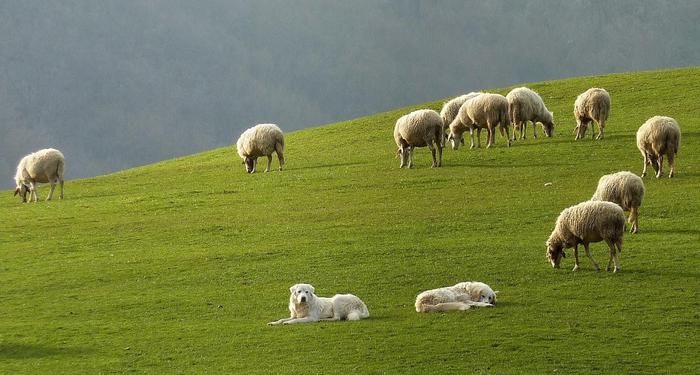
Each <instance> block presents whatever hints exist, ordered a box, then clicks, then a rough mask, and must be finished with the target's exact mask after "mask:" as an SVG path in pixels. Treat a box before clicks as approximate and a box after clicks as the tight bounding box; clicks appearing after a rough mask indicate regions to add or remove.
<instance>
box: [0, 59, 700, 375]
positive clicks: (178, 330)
mask: <svg viewBox="0 0 700 375" xmlns="http://www.w3.org/2000/svg"><path fill="white" fill-rule="evenodd" d="M518 86H520V85H518ZM527 86H529V87H531V88H533V89H535V90H536V91H538V92H539V93H540V94H541V96H542V97H543V98H544V100H545V102H546V103H547V105H548V107H549V109H550V110H553V111H554V114H555V115H554V116H555V122H556V125H557V127H556V129H555V137H553V138H543V137H541V138H539V139H532V136H531V134H530V135H529V137H528V139H527V140H525V141H517V142H515V144H514V145H513V146H512V147H511V148H509V149H508V148H506V147H505V142H504V139H503V138H502V137H500V135H497V137H496V147H495V148H492V149H485V148H482V149H477V150H469V149H468V148H467V149H460V150H459V151H453V150H451V149H450V150H446V151H445V153H444V163H443V167H442V168H436V169H431V168H429V165H430V156H429V152H428V150H427V149H418V150H417V151H416V164H417V165H416V167H415V168H414V169H412V170H406V169H403V170H400V169H399V168H398V164H399V160H398V159H396V158H395V145H394V143H393V138H392V134H393V126H394V122H395V121H396V119H397V118H398V117H399V116H400V115H402V114H404V113H407V112H408V111H409V110H413V109H416V108H422V107H429V108H434V109H439V107H440V106H441V104H442V102H443V100H439V101H435V102H432V103H426V104H422V105H417V106H414V107H410V108H401V109H397V110H394V111H391V112H387V113H381V114H377V115H373V116H368V117H364V118H359V119H355V120H352V121H347V122H342V123H338V124H331V125H327V126H322V127H318V128H311V129H307V130H302V131H297V132H293V133H289V134H288V135H287V153H286V158H287V163H288V164H287V167H288V168H287V169H286V170H285V171H283V172H278V171H276V170H275V171H273V172H270V173H266V174H264V173H256V174H254V175H247V174H246V173H245V172H244V168H243V166H242V165H241V164H240V159H239V158H238V156H237V154H236V152H235V150H234V148H233V147H226V148H221V149H215V150H211V151H207V152H204V153H201V154H197V155H192V156H187V157H183V158H179V159H175V160H168V161H164V162H161V163H157V164H153V165H148V166H144V167H140V168H135V169H130V170H126V171H122V172H119V173H115V174H111V175H107V176H101V177H98V178H91V179H82V180H70V181H68V182H67V183H66V199H65V200H63V201H58V200H56V201H52V202H43V201H42V202H39V203H37V204H24V205H23V204H21V203H20V202H19V200H18V199H17V198H16V197H12V192H11V191H5V192H4V193H3V194H2V195H0V228H1V229H0V257H1V258H0V373H3V374H19V373H28V374H29V373H31V374H36V373H46V374H58V373H92V374H96V373H157V374H161V373H187V374H191V373H246V374H249V373H301V374H311V373H319V374H321V373H322V374H334V373H358V374H369V373H401V374H406V373H415V374H423V373H441V374H443V373H484V374H486V373H489V374H490V373H493V374H511V373H512V374H522V373H536V374H543V373H558V374H571V373H583V374H598V373H615V374H619V373H629V374H642V373H649V374H660V373H683V374H686V373H688V374H689V373H698V372H699V371H700V359H699V358H700V357H699V356H698V354H700V350H699V349H700V348H699V346H698V337H699V329H698V328H699V327H700V319H699V314H700V304H699V302H700V301H699V299H698V290H699V287H700V224H699V223H700V212H699V210H698V208H699V205H698V202H700V189H699V187H700V130H698V124H700V100H699V99H698V98H700V68H687V69H676V70H665V71H653V72H641V73H627V74H614V75H607V76H599V77H582V78H574V79H566V80H560V81H551V82H541V83H532V84H527ZM594 86H598V87H605V88H606V89H607V90H608V91H609V92H610V94H611V97H612V103H613V106H612V114H611V117H610V120H609V124H608V127H607V128H606V138H605V139H604V140H602V141H593V140H591V139H590V137H587V138H586V139H585V140H581V141H577V142H574V140H573V139H574V135H573V134H572V129H573V127H574V125H575V122H574V119H573V115H572V108H573V102H574V99H575V98H576V96H577V95H578V94H579V93H581V92H583V91H585V90H586V89H587V88H589V87H594ZM509 89H510V88H501V89H495V90H490V91H493V92H499V93H502V94H505V93H507V92H508V91H509ZM455 94H458V93H455ZM653 115H668V116H672V117H674V118H676V119H677V120H678V121H679V123H680V124H681V128H682V131H683V138H682V144H681V150H680V153H679V155H678V159H677V166H676V177H674V178H673V179H668V178H667V177H664V178H662V179H659V180H656V179H654V178H653V176H651V177H650V176H647V177H646V178H645V183H646V189H647V192H646V196H645V200H644V203H643V205H642V207H641V210H640V219H639V227H640V231H639V234H637V235H629V234H628V235H626V236H625V243H624V247H623V252H622V256H621V265H622V270H621V272H620V273H618V274H612V273H606V272H600V273H596V272H594V271H593V269H592V266H591V264H590V262H588V260H587V259H585V257H583V258H582V259H581V265H582V269H581V270H580V271H579V272H576V273H574V272H571V267H573V260H572V257H569V258H566V259H565V260H564V261H563V268H561V269H557V270H554V269H552V267H551V266H550V265H549V264H548V263H547V262H546V260H545V250H544V241H545V240H546V239H547V237H548V236H549V234H550V232H551V230H552V228H553V226H554V221H555V219H556V217H557V216H558V214H559V212H560V211H561V210H562V209H563V208H565V207H568V206H570V205H573V204H576V203H578V202H580V201H583V200H586V199H588V198H590V196H591V195H592V194H593V191H594V190H595V186H596V184H597V181H598V178H599V177H600V176H601V175H603V174H606V173H610V172H615V171H619V170H630V171H633V172H635V173H641V168H642V158H641V155H640V154H639V151H638V150H637V148H636V144H635V138H634V137H635V133H636V130H637V128H638V127H639V126H640V125H641V124H642V123H643V122H644V121H645V120H646V119H647V118H649V117H651V116H653ZM279 122H280V125H281V126H282V127H283V128H284V122H283V121H282V120H280V121H279ZM530 129H531V128H530ZM540 134H541V131H540ZM237 136H238V134H232V135H231V138H232V139H234V138H235V137H237ZM484 138H485V137H484ZM482 141H484V139H483V138H482ZM482 143H483V144H484V145H485V143H486V142H485V141H484V142H482ZM66 156H67V160H68V163H69V165H68V170H69V175H70V170H71V169H78V168H80V166H78V165H71V164H70V155H66ZM265 163H266V160H265V159H264V158H263V159H262V160H261V164H263V165H264V164H265ZM276 165H277V164H276V161H275V162H274V163H273V167H276ZM6 177H7V178H11V176H6ZM547 182H551V183H552V185H551V186H548V187H545V186H544V184H545V183H547ZM47 191H48V189H47V186H42V187H41V188H40V190H39V194H40V196H42V197H45V195H46V193H47ZM591 249H592V253H593V256H594V257H595V258H596V260H597V261H598V262H599V263H601V264H606V263H607V246H606V245H605V244H604V243H598V244H594V245H592V247H591ZM569 255H571V252H569ZM469 280H479V281H483V282H486V283H487V284H489V285H491V286H492V287H493V288H494V289H496V290H499V291H500V293H499V301H498V305H497V307H495V308H484V309H472V310H470V311H467V312H458V313H450V314H417V313H416V312H415V310H414V307H413V303H414V299H415V296H416V295H417V294H418V293H419V292H420V291H422V290H426V289H432V288H436V287H440V286H447V285H452V284H454V283H456V282H459V281H469ZM297 282H308V283H312V284H314V285H315V286H316V291H317V294H319V295H321V296H330V295H333V294H335V293H345V292H351V293H353V294H356V295H357V296H359V297H361V298H362V299H363V300H364V301H365V302H366V303H367V305H368V307H369V310H370V314H371V317H370V319H367V320H363V321H359V322H323V323H318V324H307V325H297V326H274V327H272V326H267V325H266V323H267V322H269V321H271V320H276V319H279V318H282V317H285V316H287V315H288V310H287V299H288V288H289V286H290V285H292V284H294V283H297Z"/></svg>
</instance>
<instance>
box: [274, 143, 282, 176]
mask: <svg viewBox="0 0 700 375" xmlns="http://www.w3.org/2000/svg"><path fill="white" fill-rule="evenodd" d="M275 152H276V153H277V161H279V163H280V171H281V170H282V167H283V166H284V149H283V146H282V145H281V144H279V143H277V144H275Z"/></svg>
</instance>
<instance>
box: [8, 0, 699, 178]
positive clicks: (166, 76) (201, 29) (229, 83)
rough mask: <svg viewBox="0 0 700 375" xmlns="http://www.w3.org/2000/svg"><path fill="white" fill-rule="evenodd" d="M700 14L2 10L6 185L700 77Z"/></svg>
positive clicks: (325, 7)
mask: <svg viewBox="0 0 700 375" xmlns="http://www.w3.org/2000/svg"><path fill="white" fill-rule="evenodd" d="M699 15H700V1H698V0H677V1H671V0H668V1H665V0H641V1H636V0H611V1H603V0H601V1H595V0H568V1H558V0H529V1H516V0H513V1H497V0H492V1H483V0H478V1H464V0H461V1H448V0H439V1H438V0H435V1H428V0H426V1H418V0H402V1H398V0H396V1H388V0H385V1H382V0H374V1H371V0H352V1H339V0H325V1H323V0H317V1H311V0H293V1H290V0H286V1H272V0H252V1H242V0H236V1H230V0H197V1H192V0H100V1H94V0H65V1H64V0H17V1H12V0H4V1H0V186H7V188H10V187H14V181H13V180H12V178H13V177H14V173H15V168H16V165H17V162H18V161H19V159H21V157H22V156H24V155H26V154H27V153H29V152H33V151H36V150H38V149H41V148H46V147H55V148H58V149H60V150H62V151H63V153H64V154H65V156H66V161H67V172H66V178H67V179H74V178H79V177H88V176H95V175H101V174H105V173H109V172H113V171H117V170H121V169H125V168H129V167H133V166H137V165H143V164H147V163H151V162H154V161H158V160H163V159H169V158H172V157H175V156H181V155H185V154H191V153H195V152H199V151H203V150H207V149H212V148H216V147H221V146H227V145H230V144H232V143H235V140H236V139H237V138H238V136H239V135H240V133H241V132H242V131H243V130H245V129H246V128H248V127H250V126H252V125H254V124H257V123H263V122H273V123H277V124H279V125H280V127H281V128H282V129H283V130H284V131H287V132H289V131H292V130H295V129H300V128H304V127H310V126H319V125H322V124H326V123H330V122H336V121H340V120H345V119H351V118H354V117H358V116H361V115H367V114H372V113H376V112H382V111H387V110H390V109H393V108H396V107H400V106H406V105H411V104H416V103H420V102H425V101H431V100H436V99H440V98H444V97H448V96H454V95H457V94H461V93H465V92H469V91H476V90H481V89H487V88H491V87H501V86H507V85H511V84H517V83H524V82H532V81H540V80H545V79H558V78H563V77H570V76H579V75H590V74H603V73H610V72H621V71H635V70H645V69H657V68H670V67H681V66H690V65H698V64H700V42H698V40H700V28H699V27H698V21H697V17H698V16H699ZM572 105H573V104H572ZM387 137H391V134H389V133H387ZM231 161H232V163H238V162H239V159H238V156H237V155H235V154H234V153H233V149H232V154H231ZM1 181H4V182H1Z"/></svg>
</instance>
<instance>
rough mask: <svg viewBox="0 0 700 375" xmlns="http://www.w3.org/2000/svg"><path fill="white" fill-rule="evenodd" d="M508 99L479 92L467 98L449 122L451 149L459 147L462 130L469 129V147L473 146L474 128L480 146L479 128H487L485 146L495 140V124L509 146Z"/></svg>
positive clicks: (461, 139)
mask: <svg viewBox="0 0 700 375" xmlns="http://www.w3.org/2000/svg"><path fill="white" fill-rule="evenodd" d="M509 123H510V122H509V120H508V100H507V99H506V97H505V96H503V95H499V94H487V93H484V94H481V95H478V96H476V97H474V98H472V99H469V100H467V101H466V102H464V104H462V106H461V107H460V108H459V113H458V114H457V117H455V119H454V121H452V123H451V124H450V135H449V137H448V139H449V140H450V141H451V142H452V149H454V150H457V149H459V145H460V144H461V143H464V140H463V136H464V132H465V131H466V130H467V129H469V135H470V137H471V145H470V148H474V129H476V132H477V133H476V137H477V144H476V147H481V139H480V138H481V129H482V128H486V129H487V130H488V133H489V136H488V138H489V139H488V144H487V146H486V147H487V148H489V147H491V146H492V145H493V144H494V142H495V136H496V125H499V124H500V126H501V127H500V129H501V134H504V131H505V134H504V136H505V137H506V140H507V142H508V147H510V136H509V135H508V124H509Z"/></svg>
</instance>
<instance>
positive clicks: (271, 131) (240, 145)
mask: <svg viewBox="0 0 700 375" xmlns="http://www.w3.org/2000/svg"><path fill="white" fill-rule="evenodd" d="M236 149H237V150H238V155H240V157H241V159H243V164H245V170H246V172H248V173H255V169H256V167H257V165H258V157H260V156H267V168H266V169H265V172H269V171H270V165H271V164H272V153H273V152H276V153H277V159H279V163H280V167H279V170H280V171H281V170H282V167H283V166H284V134H282V130H280V128H279V127H278V126H277V125H275V124H258V125H255V126H253V127H252V128H250V129H248V130H246V131H244V132H243V134H241V136H240V137H239V138H238V142H236Z"/></svg>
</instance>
